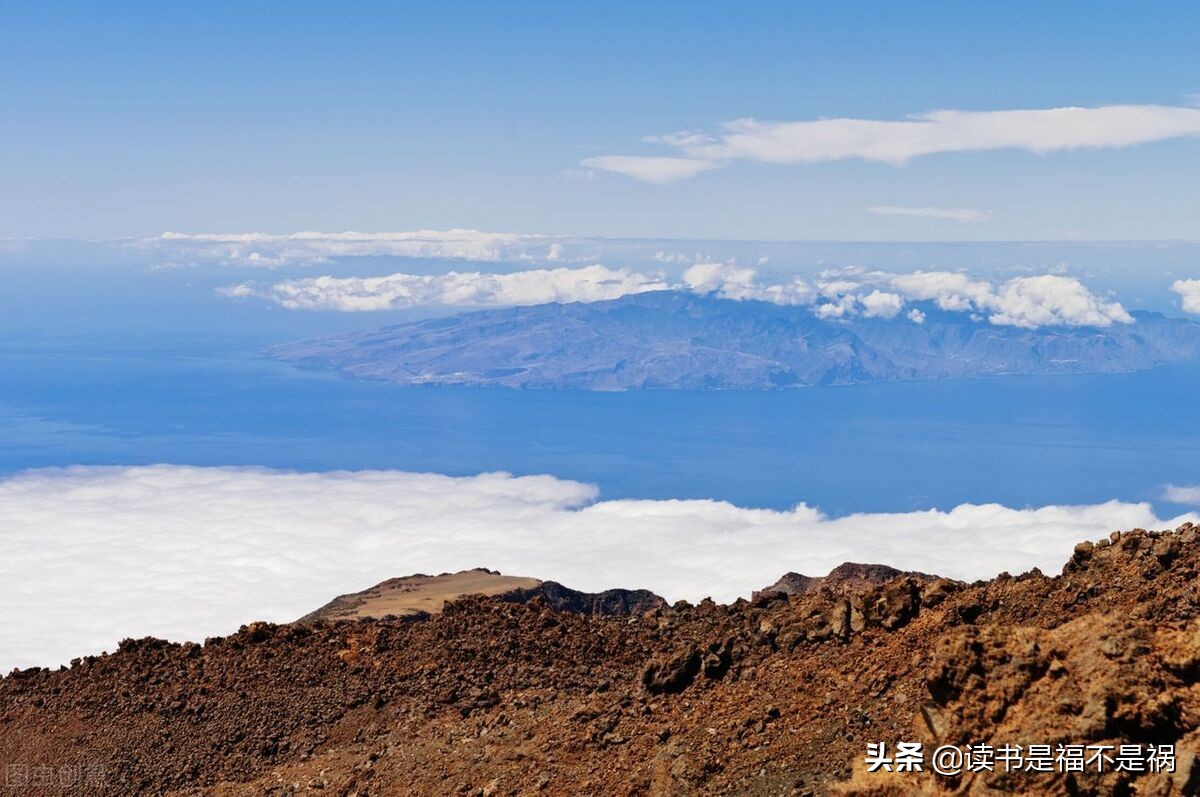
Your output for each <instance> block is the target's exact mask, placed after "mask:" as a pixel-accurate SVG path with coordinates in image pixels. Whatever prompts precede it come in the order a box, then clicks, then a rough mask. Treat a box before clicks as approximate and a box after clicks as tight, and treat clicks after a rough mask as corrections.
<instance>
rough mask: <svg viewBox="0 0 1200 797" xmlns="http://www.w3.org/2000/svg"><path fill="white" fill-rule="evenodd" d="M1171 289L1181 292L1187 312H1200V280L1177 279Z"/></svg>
mask: <svg viewBox="0 0 1200 797" xmlns="http://www.w3.org/2000/svg"><path fill="white" fill-rule="evenodd" d="M1171 290H1172V291H1174V292H1175V293H1178V294H1179V298H1180V299H1181V300H1182V305H1183V311H1184V312H1185V313H1200V280H1175V281H1174V282H1173V283H1171Z"/></svg>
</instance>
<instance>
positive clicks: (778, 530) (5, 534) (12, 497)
mask: <svg viewBox="0 0 1200 797" xmlns="http://www.w3.org/2000/svg"><path fill="white" fill-rule="evenodd" d="M1175 489H1184V490H1186V489H1191V488H1175ZM1185 519H1191V520H1200V518H1198V517H1197V516H1196V515H1195V514H1191V515H1187V516H1184V517H1180V518H1170V519H1167V518H1159V517H1156V516H1155V513H1154V511H1153V509H1152V508H1151V506H1150V505H1149V504H1145V503H1136V504H1135V503H1121V502H1117V501H1111V502H1108V503H1104V504H1098V505H1091V506H1046V507H1040V508H1023V509H1015V508H1009V507H1005V506H1000V505H996V504H986V505H968V504H964V505H962V506H958V507H955V508H953V509H951V510H949V511H936V510H934V511H922V512H903V513H895V514H884V513H876V514H856V515H849V516H845V517H840V518H830V517H826V516H825V515H823V514H822V513H821V512H820V511H819V510H817V509H815V508H812V507H809V506H806V505H804V504H798V505H797V506H796V507H795V508H793V509H791V510H789V511H776V510H767V509H751V508H743V507H738V506H734V505H732V504H729V503H725V502H720V501H705V500H687V501H679V500H613V501H606V500H600V497H599V495H598V492H597V489H596V488H595V487H594V486H591V485H587V484H581V483H578V482H573V481H566V480H562V479H557V478H554V477H552V476H524V477H515V476H512V475H509V474H505V473H486V474H481V475H477V476H470V477H449V476H442V475H437V474H422V473H406V472H400V471H361V472H330V473H294V472H283V471H273V470H266V469H254V468H228V467H222V468H199V467H182V466H168V465H159V466H152V467H74V468H67V469H48V470H34V471H27V472H24V473H21V474H17V475H14V476H10V477H7V478H5V479H3V480H0V543H2V544H3V549H4V556H3V557H0V671H7V670H8V669H10V668H12V667H26V666H33V665H39V666H52V665H58V664H60V663H63V662H66V661H68V660H70V659H71V658H73V657H76V656H82V655H87V654H90V653H98V652H100V651H102V650H112V649H114V648H115V646H116V643H117V641H118V640H120V639H122V638H124V637H138V636H144V635H154V636H160V637H165V638H168V639H172V640H177V641H182V640H188V639H191V640H202V639H203V638H204V637H206V636H210V635H217V634H226V633H229V632H231V631H233V630H234V629H236V628H237V627H238V626H239V625H240V624H242V623H245V622H249V621H253V620H260V619H261V620H271V621H278V622H283V621H289V620H293V619H296V618H297V617H299V616H301V615H303V614H305V613H307V612H309V611H311V610H313V609H315V608H317V607H318V606H321V605H322V604H324V603H326V602H327V601H329V600H330V599H331V598H333V597H334V596H335V595H338V594H341V593H346V592H351V591H357V590H360V589H363V588H366V587H368V586H371V585H373V584H376V583H378V582H380V581H382V580H384V579H386V578H390V577H393V576H401V575H408V574H412V573H416V572H425V573H437V572H444V571H453V570H460V569H464V568H470V567H480V566H482V567H490V568H494V569H499V570H500V571H502V572H505V573H512V574H518V575H532V576H537V577H539V578H544V579H553V580H556V581H560V582H562V583H565V584H567V585H569V586H572V587H575V588H578V589H584V590H600V589H606V588H610V587H645V588H649V589H652V590H654V591H656V592H658V593H659V594H661V595H663V596H664V597H666V598H667V599H668V600H672V601H674V600H677V599H680V598H684V599H688V600H692V601H696V600H699V599H701V598H704V597H705V596H711V597H713V598H714V599H716V600H719V601H730V600H733V599H735V598H737V597H739V596H748V595H749V594H750V592H751V591H752V590H754V589H757V588H760V587H763V586H766V585H767V584H770V583H772V582H773V581H774V580H775V579H776V578H778V577H779V576H780V575H782V574H783V573H784V572H785V571H788V570H794V571H798V572H802V573H806V574H814V575H819V574H824V573H826V572H828V571H829V570H830V569H831V568H832V567H834V566H836V565H837V564H840V563H841V562H845V561H859V562H882V563H886V564H891V565H893V566H896V567H900V568H905V569H915V570H922V571H925V572H933V573H939V574H943V575H946V576H951V577H954V578H960V579H976V578H985V577H990V576H994V575H995V574H997V573H998V572H1000V571H1003V570H1007V571H1010V572H1013V573H1017V572H1022V571H1025V570H1028V569H1029V568H1032V567H1035V566H1036V567H1040V568H1042V569H1043V570H1045V571H1047V572H1057V571H1058V569H1059V568H1061V566H1062V564H1063V562H1064V561H1065V560H1066V559H1067V557H1068V556H1069V555H1070V552H1071V549H1072V547H1073V546H1074V544H1075V543H1076V542H1078V541H1079V540H1083V539H1088V538H1098V537H1099V536H1101V535H1104V534H1107V533H1108V532H1109V531H1111V530H1113V529H1125V528H1133V527H1139V526H1140V527H1146V528H1155V527H1160V528H1161V527H1165V526H1170V525H1174V524H1177V523H1179V522H1182V521H1183V520H1185Z"/></svg>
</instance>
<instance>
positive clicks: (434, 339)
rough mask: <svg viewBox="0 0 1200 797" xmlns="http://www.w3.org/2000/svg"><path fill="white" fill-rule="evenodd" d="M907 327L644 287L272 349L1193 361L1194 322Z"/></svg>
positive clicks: (894, 372) (527, 358) (360, 365)
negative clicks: (599, 299) (607, 297)
mask: <svg viewBox="0 0 1200 797" xmlns="http://www.w3.org/2000/svg"><path fill="white" fill-rule="evenodd" d="M913 307H914V308H915V309H919V310H921V312H922V313H923V316H924V320H923V323H919V324H918V323H915V322H913V321H910V320H908V319H907V318H903V317H900V318H894V319H882V318H865V317H855V318H850V319H834V320H827V319H821V318H818V317H817V316H816V315H814V314H813V313H812V311H811V308H808V307H801V306H785V305H776V304H771V303H768V302H761V301H754V300H733V299H723V298H717V297H714V296H705V295H698V294H694V293H687V292H680V291H652V292H647V293H641V294H632V295H629V296H623V297H621V298H619V299H612V300H607V301H602V302H590V303H579V302H576V303H569V304H544V305H533V306H528V307H515V308H507V309H500V310H481V311H475V312H470V313H463V314H460V315H455V316H448V317H443V318H436V319H431V320H425V321H417V322H411V323H407V324H398V325H392V326H387V327H383V328H381V329H377V330H370V331H365V332H354V333H348V334H342V335H335V336H330V337H324V338H317V339H312V340H305V341H298V342H294V343H287V344H283V345H280V346H275V347H272V348H271V349H269V350H268V351H267V354H268V356H271V357H275V358H277V359H280V360H284V361H287V362H290V363H293V364H295V365H298V366H302V367H309V368H325V369H333V370H335V371H337V372H339V373H341V374H343V375H345V376H348V377H352V378H357V379H367V380H377V381H387V382H393V383H397V384H403V385H411V386H417V385H462V386H474V387H508V388H538V389H582V390H595V391H616V390H638V389H674V390H721V389H743V390H778V389H785V388H793V387H810V386H821V385H845V384H856V383H863V382H877V381H931V380H938V379H952V378H975V377H990V376H1004V375H1011V374H1029V375H1033V374H1074V373H1114V372H1127V371H1136V370H1144V369H1147V368H1152V367H1154V366H1157V365H1163V364H1167V363H1171V362H1180V361H1184V360H1193V359H1200V323H1197V322H1195V321H1191V320H1189V319H1177V318H1168V317H1166V316H1163V315H1162V314H1160V313H1150V312H1144V311H1138V312H1135V313H1134V317H1135V323H1133V324H1128V325H1127V324H1113V325H1111V326H1109V327H1103V328H1100V327H1040V328H1037V329H1026V328H1021V327H1012V326H997V325H994V324H991V323H988V322H987V321H985V320H982V319H978V318H973V317H971V316H969V315H967V314H963V313H955V312H949V311H943V310H939V309H938V308H936V307H935V306H934V305H932V304H929V303H918V304H916V305H913Z"/></svg>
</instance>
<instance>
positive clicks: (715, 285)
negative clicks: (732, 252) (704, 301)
mask: <svg viewBox="0 0 1200 797" xmlns="http://www.w3.org/2000/svg"><path fill="white" fill-rule="evenodd" d="M683 285H684V286H686V288H687V289H688V290H691V291H693V292H695V293H703V294H709V293H711V294H715V295H717V296H720V297H721V298H723V299H753V300H757V301H761V302H771V303H772V304H811V303H812V300H813V298H814V297H815V293H814V292H813V289H812V288H811V287H810V286H809V284H808V283H807V282H805V281H804V280H803V279H800V278H799V277H795V278H793V279H792V280H789V281H788V282H780V283H775V284H763V283H761V282H760V281H759V279H758V272H757V271H755V270H754V269H752V268H746V267H744V266H737V265H734V264H731V263H697V264H695V265H694V266H692V267H691V268H689V269H688V270H687V271H684V272H683Z"/></svg>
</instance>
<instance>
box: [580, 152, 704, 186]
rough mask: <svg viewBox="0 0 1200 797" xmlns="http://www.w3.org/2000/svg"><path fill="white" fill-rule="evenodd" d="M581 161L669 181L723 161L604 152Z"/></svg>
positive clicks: (644, 178)
mask: <svg viewBox="0 0 1200 797" xmlns="http://www.w3.org/2000/svg"><path fill="white" fill-rule="evenodd" d="M579 165H580V166H587V167H590V168H594V169H603V170H604V171H607V172H616V173H618V174H623V175H625V176H627V177H632V178H634V179H635V180H641V181H643V182H647V183H658V184H659V185H666V184H667V183H673V182H675V181H676V180H682V179H684V178H686V177H695V176H696V175H697V174H699V173H700V172H705V171H708V170H709V169H715V168H717V167H718V166H719V165H720V164H718V163H713V162H712V161H708V160H699V159H697V158H672V157H647V156H642V155H601V156H599V157H596V158H587V159H585V160H582V161H580V162H579Z"/></svg>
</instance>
